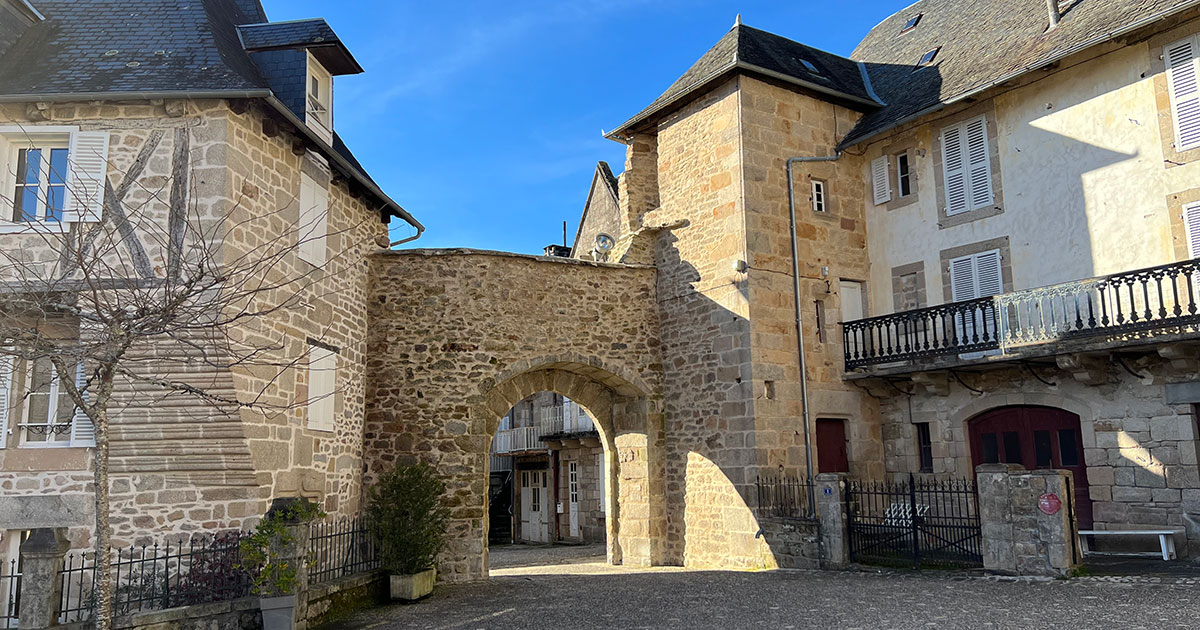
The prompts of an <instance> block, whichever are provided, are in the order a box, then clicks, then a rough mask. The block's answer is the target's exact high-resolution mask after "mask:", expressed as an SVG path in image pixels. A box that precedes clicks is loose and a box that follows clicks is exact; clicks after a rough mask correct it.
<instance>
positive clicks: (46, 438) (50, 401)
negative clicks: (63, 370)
mask: <svg viewBox="0 0 1200 630" xmlns="http://www.w3.org/2000/svg"><path fill="white" fill-rule="evenodd" d="M45 360H46V361H49V359H45ZM19 364H20V365H19V367H15V366H14V369H13V374H14V375H15V374H17V373H18V370H19V372H20V374H21V382H20V389H19V390H18V391H19V393H20V405H21V413H20V414H19V418H18V422H17V423H16V428H17V429H19V433H20V439H19V440H18V441H17V447H18V448H72V447H75V448H79V447H84V446H93V445H94V444H83V443H76V441H75V428H76V427H75V423H76V421H77V419H78V416H79V408H78V407H76V406H75V403H74V401H72V400H71V399H70V395H69V394H67V393H66V392H65V391H63V390H62V388H61V387H60V386H59V382H60V379H61V376H60V375H59V374H58V368H56V367H55V366H54V364H53V363H51V364H50V365H49V368H50V371H51V375H50V382H49V383H48V385H47V390H48V391H47V392H46V417H45V418H44V420H45V421H44V422H36V421H30V418H29V413H30V410H31V409H32V407H33V405H32V401H33V393H34V392H33V391H32V390H31V385H32V383H33V374H34V370H35V369H36V368H37V360H36V359H34V360H28V359H21V360H19ZM79 365H80V366H82V363H80V364H79ZM77 369H78V368H77ZM74 376H75V375H72V378H74ZM15 382H16V381H15V379H10V381H9V383H10V385H9V387H13V385H14V384H15ZM64 397H66V400H67V402H68V404H69V405H70V407H71V415H70V416H69V417H68V418H67V420H66V421H65V422H59V421H58V420H59V418H58V411H59V407H60V405H61V404H62V402H63V399H64ZM10 399H11V394H10ZM51 419H53V420H54V421H53V422H51V421H50V420H51ZM32 427H44V428H45V429H44V430H46V433H42V434H36V433H31V432H30V428H32ZM59 427H63V428H64V429H65V430H62V431H60V430H58V428H59ZM31 435H33V436H37V437H40V438H43V439H41V440H31V439H30V436H31ZM63 435H65V436H66V439H65V440H57V439H51V438H53V437H58V436H63Z"/></svg>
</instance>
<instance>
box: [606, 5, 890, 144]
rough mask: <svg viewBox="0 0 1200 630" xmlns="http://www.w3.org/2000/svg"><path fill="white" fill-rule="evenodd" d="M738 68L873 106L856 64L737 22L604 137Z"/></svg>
mask: <svg viewBox="0 0 1200 630" xmlns="http://www.w3.org/2000/svg"><path fill="white" fill-rule="evenodd" d="M804 61H807V62H809V63H811V64H812V65H813V67H815V68H816V69H817V72H816V73H813V72H811V71H810V70H809V69H808V68H807V67H806V66H805V65H804V63H803V62H804ZM738 68H740V69H743V70H746V71H750V72H759V73H762V74H768V75H771V76H774V77H775V78H778V79H782V80H785V81H790V82H792V83H797V84H800V85H803V86H805V87H808V88H810V89H814V90H817V91H819V92H825V93H827V94H829V95H830V96H832V97H833V98H838V99H843V100H849V101H854V102H858V103H860V104H861V105H863V106H868V107H870V106H877V103H876V102H875V100H874V99H873V98H872V96H871V93H870V91H869V90H868V88H867V86H866V85H865V83H864V81H863V76H862V71H861V70H860V68H859V66H858V64H857V63H855V62H853V61H851V60H849V59H846V58H845V57H839V56H837V55H834V54H832V53H828V52H825V51H823V50H819V49H817V48H813V47H811V46H805V45H804V44H801V43H798V42H794V41H792V40H790V39H788V38H786V37H781V36H779V35H775V34H774V33H768V32H766V31H763V30H759V29H757V28H753V27H750V26H746V25H744V24H741V23H738V24H735V25H734V27H733V28H731V29H730V30H729V32H728V33H726V34H725V36H724V37H722V38H721V39H720V40H718V41H717V43H716V45H715V46H713V47H712V48H710V49H709V50H708V52H706V53H704V55H703V56H701V57H700V59H699V60H698V61H697V62H696V63H694V64H692V67H691V68H688V70H687V72H684V73H683V76H681V77H679V78H678V79H677V80H676V81H675V82H674V83H673V84H671V87H669V88H667V91H666V92H663V93H662V95H661V96H659V97H658V98H657V99H655V100H654V102H653V103H651V104H650V105H649V106H648V107H647V108H646V109H644V110H642V111H641V112H639V113H638V114H637V115H636V116H634V117H633V118H630V119H629V120H627V121H625V122H624V123H623V124H622V125H621V126H620V127H618V128H617V129H616V130H614V131H612V132H611V133H609V134H607V135H608V137H610V138H611V137H614V136H615V135H620V134H622V133H624V132H625V131H626V130H628V129H630V128H632V127H636V126H638V125H639V124H640V123H642V122H644V121H646V120H648V119H650V118H653V117H654V116H655V115H656V114H658V113H660V112H663V111H664V110H668V109H669V108H670V107H672V106H673V105H675V104H678V103H682V102H686V100H687V98H688V97H689V96H691V95H694V94H697V93H699V92H701V91H703V89H704V88H705V87H707V86H709V85H711V84H712V83H714V82H716V81H719V80H721V79H723V78H724V77H725V76H726V75H727V74H728V73H730V72H732V71H734V70H735V69H738Z"/></svg>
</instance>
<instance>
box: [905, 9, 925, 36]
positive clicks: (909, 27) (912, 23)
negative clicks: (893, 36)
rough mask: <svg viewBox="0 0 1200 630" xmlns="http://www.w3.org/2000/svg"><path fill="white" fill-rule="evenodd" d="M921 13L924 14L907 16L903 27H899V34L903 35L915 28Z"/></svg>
mask: <svg viewBox="0 0 1200 630" xmlns="http://www.w3.org/2000/svg"><path fill="white" fill-rule="evenodd" d="M922 15H925V14H924V13H918V14H916V15H914V16H912V17H910V18H908V21H907V22H905V23H904V28H902V29H900V34H901V35H903V34H905V33H907V32H909V31H911V30H913V29H914V28H916V27H917V23H918V22H920V21H921V16H922Z"/></svg>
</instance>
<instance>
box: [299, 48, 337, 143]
mask: <svg viewBox="0 0 1200 630" xmlns="http://www.w3.org/2000/svg"><path fill="white" fill-rule="evenodd" d="M304 101H305V105H304V122H305V123H307V124H308V126H309V127H310V128H311V129H312V130H313V131H316V132H317V134H318V135H320V136H321V137H322V138H323V139H324V140H325V141H326V142H328V143H330V144H333V77H332V76H330V74H329V71H328V70H326V69H325V67H324V66H322V65H321V62H319V61H317V60H316V59H315V58H314V57H313V56H312V54H309V55H308V89H307V90H306V94H305V97H304Z"/></svg>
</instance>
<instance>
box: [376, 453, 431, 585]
mask: <svg viewBox="0 0 1200 630" xmlns="http://www.w3.org/2000/svg"><path fill="white" fill-rule="evenodd" d="M445 492H446V484H445V483H443V482H442V480H441V478H440V477H439V476H438V474H437V472H436V471H435V470H434V469H433V468H432V467H430V466H429V465H428V464H424V463H422V464H416V465H413V466H405V465H397V466H396V467H395V468H393V469H392V470H390V471H388V472H387V473H385V474H384V475H383V476H382V477H381V478H380V479H379V482H378V483H377V484H375V485H374V486H372V487H371V488H370V489H368V490H367V514H368V515H369V516H370V518H371V522H372V523H373V524H374V528H375V531H376V532H377V534H378V536H379V541H380V552H381V556H382V559H383V567H384V568H385V569H387V570H388V573H390V574H391V577H390V580H391V595H392V599H399V600H404V601H415V600H418V599H421V598H422V597H425V596H426V595H428V594H430V593H431V592H433V584H434V581H435V580H436V579H437V570H436V568H435V567H434V560H435V559H436V558H437V555H438V553H440V552H441V551H442V548H443V547H444V546H445V544H446V527H447V525H448V523H449V521H450V510H448V509H447V508H446V506H445V505H444V504H443V502H442V496H443V495H444V494H445Z"/></svg>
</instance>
